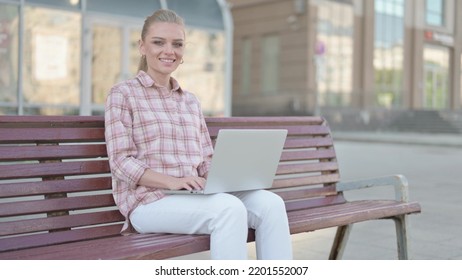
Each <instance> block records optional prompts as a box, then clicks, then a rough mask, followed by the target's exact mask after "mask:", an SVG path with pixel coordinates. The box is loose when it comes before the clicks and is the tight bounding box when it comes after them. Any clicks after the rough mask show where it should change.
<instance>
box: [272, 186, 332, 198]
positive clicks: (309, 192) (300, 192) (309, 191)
mask: <svg viewBox="0 0 462 280" xmlns="http://www.w3.org/2000/svg"><path fill="white" fill-rule="evenodd" d="M276 193H277V194H278V195H279V196H280V197H282V199H284V200H285V201H289V200H299V199H307V198H319V197H324V196H334V195H337V190H336V189H335V185H330V186H327V187H323V186H319V187H317V188H301V189H291V190H283V191H278V192H276Z"/></svg>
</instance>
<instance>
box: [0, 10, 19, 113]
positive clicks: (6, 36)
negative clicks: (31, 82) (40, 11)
mask: <svg viewBox="0 0 462 280" xmlns="http://www.w3.org/2000/svg"><path fill="white" fill-rule="evenodd" d="M18 13H19V12H18V7H17V6H13V5H7V4H0V115H2V114H15V113H17V91H18Z"/></svg>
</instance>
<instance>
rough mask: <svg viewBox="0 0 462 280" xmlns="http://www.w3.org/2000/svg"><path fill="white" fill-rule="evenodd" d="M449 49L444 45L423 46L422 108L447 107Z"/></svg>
mask: <svg viewBox="0 0 462 280" xmlns="http://www.w3.org/2000/svg"><path fill="white" fill-rule="evenodd" d="M449 62H450V50H449V48H446V47H441V46H434V45H426V46H425V47H424V76H423V77H424V92H423V108H425V109H436V110H438V109H446V108H448V107H449V73H450V63H449Z"/></svg>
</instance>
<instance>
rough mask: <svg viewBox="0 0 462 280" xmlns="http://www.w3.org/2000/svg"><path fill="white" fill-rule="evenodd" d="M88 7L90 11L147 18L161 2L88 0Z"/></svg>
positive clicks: (144, 0) (145, 0)
mask: <svg viewBox="0 0 462 280" xmlns="http://www.w3.org/2000/svg"><path fill="white" fill-rule="evenodd" d="M167 2H168V1H167ZM86 7H87V10H88V11H94V12H100V13H106V14H111V15H123V16H131V17H136V18H139V17H141V18H146V17H147V16H149V15H151V14H152V12H154V11H155V10H157V9H159V8H160V3H159V1H152V0H149V1H148V0H141V1H140V0H138V1H126V0H111V1H109V2H108V1H107V0H87V5H86Z"/></svg>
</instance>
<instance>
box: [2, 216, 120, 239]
mask: <svg viewBox="0 0 462 280" xmlns="http://www.w3.org/2000/svg"><path fill="white" fill-rule="evenodd" d="M121 221H124V217H123V216H122V214H120V212H119V210H109V211H100V212H94V213H84V214H75V215H64V216H54V217H48V218H36V219H27V220H17V221H9V222H3V223H0V236H7V235H14V234H23V233H32V232H41V231H47V230H56V229H63V228H74V227H83V226H92V225H98V224H108V223H114V222H121Z"/></svg>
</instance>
